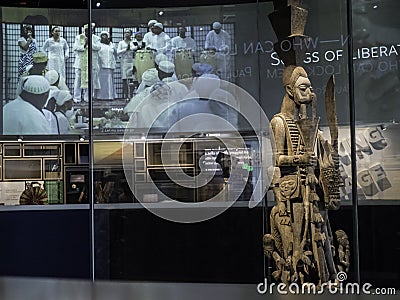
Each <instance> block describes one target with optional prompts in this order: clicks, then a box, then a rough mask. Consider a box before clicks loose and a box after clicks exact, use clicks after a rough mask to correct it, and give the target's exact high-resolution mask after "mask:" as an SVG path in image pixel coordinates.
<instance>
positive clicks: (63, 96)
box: [53, 90, 72, 106]
mask: <svg viewBox="0 0 400 300" xmlns="http://www.w3.org/2000/svg"><path fill="white" fill-rule="evenodd" d="M53 97H54V99H56V103H57V105H58V106H61V105H63V104H64V103H65V102H66V101H68V100H72V96H71V94H70V92H69V91H64V90H58V91H54V94H53Z"/></svg>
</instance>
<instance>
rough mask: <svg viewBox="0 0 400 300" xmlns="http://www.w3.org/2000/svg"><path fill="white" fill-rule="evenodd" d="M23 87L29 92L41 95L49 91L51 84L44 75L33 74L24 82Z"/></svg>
mask: <svg viewBox="0 0 400 300" xmlns="http://www.w3.org/2000/svg"><path fill="white" fill-rule="evenodd" d="M22 89H23V90H24V91H26V92H28V93H31V94H36V95H40V94H44V93H47V92H48V91H49V89H50V84H49V82H48V81H47V79H46V78H44V77H43V76H40V75H31V76H27V77H26V79H25V80H24V81H23V82H22Z"/></svg>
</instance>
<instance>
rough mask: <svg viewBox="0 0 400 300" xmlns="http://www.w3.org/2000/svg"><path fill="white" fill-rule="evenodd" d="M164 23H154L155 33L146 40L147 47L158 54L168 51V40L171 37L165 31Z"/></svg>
mask: <svg viewBox="0 0 400 300" xmlns="http://www.w3.org/2000/svg"><path fill="white" fill-rule="evenodd" d="M163 29H164V26H163V24H161V23H159V22H157V23H155V24H154V25H153V29H152V31H153V35H151V36H149V38H148V41H146V49H149V50H153V51H154V52H156V53H157V54H159V53H166V52H167V50H168V41H169V40H170V39H171V38H170V37H169V36H168V34H166V33H165V32H164V31H163Z"/></svg>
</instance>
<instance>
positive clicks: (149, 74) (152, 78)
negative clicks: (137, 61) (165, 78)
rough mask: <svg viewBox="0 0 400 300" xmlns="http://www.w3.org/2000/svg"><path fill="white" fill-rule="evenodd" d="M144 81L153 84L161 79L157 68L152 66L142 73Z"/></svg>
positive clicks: (146, 83) (149, 84) (148, 84)
mask: <svg viewBox="0 0 400 300" xmlns="http://www.w3.org/2000/svg"><path fill="white" fill-rule="evenodd" d="M142 81H143V83H144V84H145V85H147V86H152V85H153V84H155V83H156V82H157V81H159V79H158V71H157V69H156V68H151V69H148V70H146V71H145V72H144V73H143V75H142Z"/></svg>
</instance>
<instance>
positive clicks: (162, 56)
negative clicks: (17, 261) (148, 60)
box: [154, 53, 168, 65]
mask: <svg viewBox="0 0 400 300" xmlns="http://www.w3.org/2000/svg"><path fill="white" fill-rule="evenodd" d="M163 60H168V57H167V56H166V55H165V54H162V53H159V54H157V55H156V58H155V59H154V62H155V63H156V64H157V65H159V64H160V62H162V61H163Z"/></svg>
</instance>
